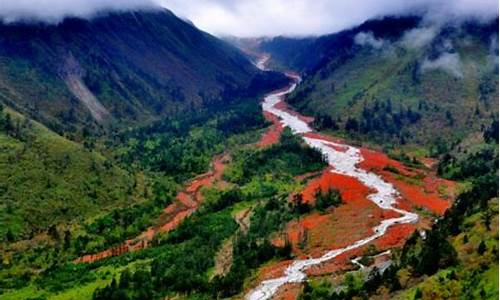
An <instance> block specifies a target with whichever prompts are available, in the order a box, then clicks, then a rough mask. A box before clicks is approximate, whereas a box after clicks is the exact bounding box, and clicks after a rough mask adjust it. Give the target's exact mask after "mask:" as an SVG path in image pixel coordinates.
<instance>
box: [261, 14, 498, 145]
mask: <svg viewBox="0 0 500 300" xmlns="http://www.w3.org/2000/svg"><path fill="white" fill-rule="evenodd" d="M497 41H498V20H494V21H492V22H490V23H486V24H480V23H474V22H470V23H462V24H458V25H457V24H451V25H440V26H438V25H434V24H428V23H423V22H421V21H420V19H419V18H413V17H412V18H385V19H382V20H375V21H369V22H366V23H365V24H363V25H361V26H359V27H356V28H353V29H351V30H347V31H343V32H340V33H337V34H333V35H329V36H324V37H320V38H318V39H316V40H315V41H313V42H311V41H310V40H304V41H302V42H300V41H293V42H290V41H286V40H283V39H275V40H274V41H270V42H264V43H262V44H261V48H262V49H263V50H268V51H269V52H270V54H271V55H273V53H274V51H275V49H278V50H279V49H281V48H283V47H293V48H294V49H296V50H294V51H292V50H290V51H289V52H288V53H289V55H288V56H286V57H285V58H284V57H283V55H278V56H276V58H277V59H278V64H281V65H285V66H288V67H289V68H293V69H296V70H298V71H301V72H302V73H304V74H306V76H305V80H304V83H303V84H302V85H301V86H300V87H299V88H298V89H297V91H296V93H295V94H294V95H292V96H291V97H290V98H289V99H288V102H289V103H290V104H292V105H293V106H294V107H295V108H297V109H299V110H300V111H302V112H303V113H305V114H309V115H311V116H315V117H316V122H315V127H316V128H317V129H320V130H334V131H337V134H345V135H347V136H349V137H352V138H356V139H367V140H370V141H374V142H377V143H383V144H405V143H418V144H421V145H427V146H428V145H431V144H435V145H437V144H440V145H441V146H442V145H443V144H447V143H451V142H452V141H453V142H454V141H456V140H460V139H463V138H465V137H467V136H468V135H470V134H471V133H477V132H479V131H480V129H481V127H482V126H485V125H488V124H490V123H491V120H492V118H495V116H496V115H497V113H498V76H497V74H498V73H497V71H498V47H497V46H496V44H497V43H498V42H497ZM297 43H302V45H304V44H305V46H303V47H297V46H294V45H296V44H297ZM287 45H291V46H287ZM438 138H441V140H445V141H444V142H443V141H440V142H438V141H437V140H438Z"/></svg>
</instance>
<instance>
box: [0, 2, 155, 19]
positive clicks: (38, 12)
mask: <svg viewBox="0 0 500 300" xmlns="http://www.w3.org/2000/svg"><path fill="white" fill-rule="evenodd" d="M155 7H156V8H160V7H161V6H160V5H159V4H158V3H157V2H155V1H154V0H1V1H0V20H1V21H3V22H7V23H9V22H15V21H20V20H23V21H25V20H29V21H30V20H33V21H44V22H49V23H55V22H59V21H61V20H62V19H63V18H65V17H81V18H89V17H92V16H94V15H95V14H96V13H99V12H102V11H128V10H137V9H151V8H155Z"/></svg>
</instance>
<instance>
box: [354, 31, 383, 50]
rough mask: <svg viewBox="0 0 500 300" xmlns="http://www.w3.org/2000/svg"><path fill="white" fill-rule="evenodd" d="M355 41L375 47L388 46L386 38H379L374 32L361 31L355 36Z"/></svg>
mask: <svg viewBox="0 0 500 300" xmlns="http://www.w3.org/2000/svg"><path fill="white" fill-rule="evenodd" d="M354 43H356V44H358V45H361V46H370V47H372V48H375V49H381V48H382V47H384V46H386V42H385V41H384V39H377V38H376V37H375V36H374V35H373V32H360V33H358V34H356V36H355V37H354Z"/></svg>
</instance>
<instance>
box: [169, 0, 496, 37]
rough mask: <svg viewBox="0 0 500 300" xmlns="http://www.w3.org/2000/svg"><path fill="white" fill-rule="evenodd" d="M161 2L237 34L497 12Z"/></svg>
mask: <svg viewBox="0 0 500 300" xmlns="http://www.w3.org/2000/svg"><path fill="white" fill-rule="evenodd" d="M159 1H161V3H163V5H165V7H168V8H170V9H172V10H173V11H174V12H175V13H177V14H180V15H182V16H184V17H186V18H187V19H190V20H192V21H193V23H194V24H195V25H196V26H198V27H200V28H201V29H203V30H206V31H208V32H210V33H213V34H216V35H219V36H224V35H234V36H239V37H258V36H277V35H285V36H307V35H321V34H327V33H334V32H338V31H340V30H343V29H346V28H349V27H353V26H356V25H359V24H361V23H362V22H364V21H366V20H369V19H373V18H379V17H382V16H387V15H409V14H415V13H421V14H425V15H426V16H427V19H428V20H429V22H431V20H432V22H433V23H435V22H436V21H437V20H438V21H440V22H449V21H451V20H453V21H455V20H466V19H479V20H484V21H486V20H490V19H491V18H494V17H496V16H498V0H410V1H408V0H370V1H366V0H314V1H311V0H159Z"/></svg>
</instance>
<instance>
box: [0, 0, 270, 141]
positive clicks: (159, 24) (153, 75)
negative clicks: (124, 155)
mask: <svg viewBox="0 0 500 300" xmlns="http://www.w3.org/2000/svg"><path fill="white" fill-rule="evenodd" d="M261 76H264V75H262V74H261V73H260V72H259V71H258V70H257V69H256V68H255V67H254V66H253V65H252V64H251V63H250V62H249V61H248V60H247V59H246V58H245V57H244V56H243V55H242V54H241V53H240V52H239V51H238V50H236V49H235V48H234V47H232V46H230V45H229V44H226V43H225V42H223V41H220V40H218V39H216V38H215V37H212V36H211V35H209V34H207V33H205V32H202V31H200V30H198V29H197V28H195V27H194V26H193V25H192V24H190V23H188V22H186V21H183V20H181V19H179V18H177V17H176V16H175V15H174V14H172V13H171V12H170V11H168V10H164V9H158V10H151V11H132V12H120V13H112V12H110V13H102V14H100V15H98V16H96V17H94V18H93V19H90V20H86V19H78V18H67V19H65V20H63V21H62V22H61V23H59V24H45V23H8V24H2V25H0V101H1V102H3V103H4V104H5V105H8V106H11V107H13V108H15V109H16V110H18V111H20V112H22V113H24V114H26V115H28V116H30V117H32V118H34V119H36V120H39V121H40V122H42V123H43V124H45V125H47V126H49V127H50V128H52V129H55V130H57V131H58V132H62V131H70V132H74V131H75V129H81V127H82V126H84V125H85V126H88V125H91V126H95V127H97V125H106V124H110V123H114V124H118V125H119V124H120V123H126V124H137V123H138V122H139V123H140V122H145V121H151V120H155V119H158V118H160V117H162V116H168V115H172V114H177V115H179V114H183V113H192V112H194V111H197V110H200V109H202V108H205V107H207V106H214V105H218V104H221V103H224V102H227V101H229V100H233V99H234V98H236V97H240V96H242V95H243V94H244V95H248V94H251V93H257V92H258V90H259V88H260V87H261V86H262V84H265V83H266V81H263V80H262V78H260V77H261ZM259 78H260V79H259ZM264 78H266V79H270V78H272V76H271V77H264ZM270 81H271V82H272V80H270ZM249 91H250V92H249Z"/></svg>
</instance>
